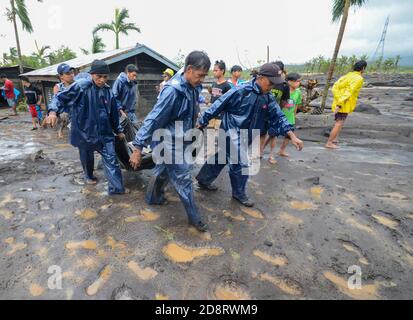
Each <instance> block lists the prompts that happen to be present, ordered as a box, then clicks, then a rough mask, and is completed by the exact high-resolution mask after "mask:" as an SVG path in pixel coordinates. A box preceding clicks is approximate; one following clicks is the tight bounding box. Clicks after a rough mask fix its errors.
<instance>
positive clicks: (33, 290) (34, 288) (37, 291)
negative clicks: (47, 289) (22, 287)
mask: <svg viewBox="0 0 413 320" xmlns="http://www.w3.org/2000/svg"><path fill="white" fill-rule="evenodd" d="M29 290H30V294H31V295H32V296H33V297H40V296H41V295H42V294H43V293H44V289H43V288H42V287H41V286H40V285H38V284H37V283H34V284H32V285H31V286H30V289H29Z"/></svg>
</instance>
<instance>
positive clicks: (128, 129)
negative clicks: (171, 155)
mask: <svg viewBox="0 0 413 320" xmlns="http://www.w3.org/2000/svg"><path fill="white" fill-rule="evenodd" d="M120 125H121V126H122V128H123V133H124V134H125V139H124V140H120V139H116V142H115V150H116V155H117V157H118V160H119V163H120V165H121V168H122V169H125V170H128V171H141V170H150V169H153V168H155V163H154V162H153V160H152V153H151V152H150V153H145V152H142V164H141V166H140V167H139V168H138V169H137V170H134V169H133V168H132V167H131V165H130V164H129V158H130V156H131V155H132V153H133V150H132V147H131V146H130V145H129V142H132V141H133V140H135V136H136V133H137V132H138V130H139V127H137V126H135V125H133V124H132V122H131V121H130V120H129V119H128V118H125V119H123V120H122V121H121V122H120Z"/></svg>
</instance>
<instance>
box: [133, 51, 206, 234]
mask: <svg viewBox="0 0 413 320" xmlns="http://www.w3.org/2000/svg"><path fill="white" fill-rule="evenodd" d="M210 67H211V61H210V60H209V58H208V56H207V54H206V53H205V52H201V51H194V52H192V53H190V54H189V55H188V57H187V58H186V60H185V67H184V71H183V72H179V73H178V74H176V75H175V77H174V78H172V79H171V80H170V81H169V82H168V83H166V84H165V87H164V88H163V90H162V92H161V94H160V96H159V99H158V102H157V103H156V105H155V106H154V108H153V110H152V111H151V112H150V113H149V115H148V116H147V117H146V119H145V121H144V123H143V125H142V127H141V129H140V130H139V132H138V133H137V135H136V139H135V141H134V142H133V145H134V146H135V148H136V150H135V151H134V152H133V154H132V155H131V158H130V163H131V166H132V167H133V168H134V169H135V170H136V169H137V168H138V167H139V166H140V164H141V161H142V154H141V151H142V149H143V148H144V147H145V146H146V145H147V141H149V140H151V138H152V136H153V134H154V133H155V131H157V130H158V129H166V130H167V131H168V133H169V134H170V136H171V139H164V141H162V142H160V144H158V146H161V147H162V146H163V148H164V149H163V150H164V153H165V156H167V155H169V156H170V158H171V159H172V161H171V163H165V162H162V163H158V164H157V166H156V168H155V169H154V174H153V175H154V177H153V178H152V180H151V183H150V184H149V187H148V191H147V194H146V202H147V203H148V204H150V205H164V204H167V199H166V198H165V187H166V185H167V184H168V183H169V181H170V182H171V183H172V185H173V186H174V188H175V190H176V191H177V193H178V194H179V197H180V199H181V202H182V204H183V205H184V207H185V210H186V213H187V215H188V219H189V223H190V224H191V225H193V226H194V227H195V228H197V229H198V230H199V231H201V232H206V231H207V230H208V226H207V225H206V224H205V223H204V222H203V221H202V218H201V215H200V214H199V212H198V209H197V207H196V206H195V200H194V195H193V186H192V176H191V170H192V165H191V164H189V163H188V162H187V161H186V159H185V158H184V159H179V158H178V157H179V153H180V152H179V151H183V152H185V149H186V147H187V146H188V145H189V144H191V142H184V144H183V146H182V145H181V146H179V145H177V143H176V141H178V140H181V139H182V140H183V137H184V135H185V133H186V132H188V131H189V130H191V129H193V128H194V127H195V125H196V119H197V117H198V113H199V105H198V99H199V94H200V92H201V91H202V86H201V84H202V82H203V81H204V79H205V77H206V76H207V74H208V70H209V68H210ZM167 140H169V141H167ZM152 144H153V143H152ZM158 146H157V147H158ZM182 149H183V150H182ZM155 161H156V159H155ZM160 162H161V161H160Z"/></svg>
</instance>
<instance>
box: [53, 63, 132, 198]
mask: <svg viewBox="0 0 413 320" xmlns="http://www.w3.org/2000/svg"><path fill="white" fill-rule="evenodd" d="M90 74H91V75H92V79H90V80H87V79H84V80H79V81H76V82H75V83H74V84H73V85H71V86H70V87H69V88H68V89H67V90H64V91H62V92H59V93H58V94H57V95H56V96H55V97H54V98H53V100H52V102H51V104H50V106H49V116H48V118H47V123H50V124H51V125H52V126H55V125H56V122H57V115H58V114H59V113H62V112H63V111H64V110H65V108H67V109H66V110H69V113H70V116H71V120H72V121H71V122H72V128H71V144H72V145H73V146H75V147H77V148H79V154H80V161H81V163H82V167H83V171H84V175H85V182H86V184H88V185H95V184H96V183H97V179H96V177H95V176H94V175H93V170H94V152H95V151H97V152H99V153H100V154H101V156H102V162H103V166H104V170H105V175H106V178H107V179H108V182H109V190H108V192H109V194H110V195H113V194H124V193H127V192H128V191H129V190H125V188H124V186H123V179H122V172H121V169H120V166H119V163H118V160H117V158H116V153H115V134H116V135H117V138H118V139H124V138H125V135H124V134H123V132H122V131H123V129H122V128H121V126H120V125H119V111H118V104H117V103H116V100H115V98H114V97H113V95H112V91H111V90H110V87H109V86H108V85H107V84H106V82H107V81H108V75H109V66H108V65H107V64H106V63H105V62H104V61H101V60H95V61H94V62H93V63H92V66H91V70H90Z"/></svg>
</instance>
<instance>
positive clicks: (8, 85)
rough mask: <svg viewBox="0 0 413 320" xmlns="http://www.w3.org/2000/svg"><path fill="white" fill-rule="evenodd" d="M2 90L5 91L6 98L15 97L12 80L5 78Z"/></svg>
mask: <svg viewBox="0 0 413 320" xmlns="http://www.w3.org/2000/svg"><path fill="white" fill-rule="evenodd" d="M4 91H5V93H6V98H7V99H14V98H15V95H14V83H13V81H10V80H6V81H5V82H4Z"/></svg>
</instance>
